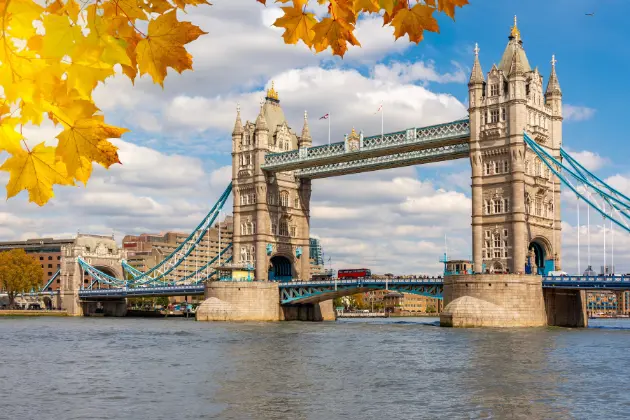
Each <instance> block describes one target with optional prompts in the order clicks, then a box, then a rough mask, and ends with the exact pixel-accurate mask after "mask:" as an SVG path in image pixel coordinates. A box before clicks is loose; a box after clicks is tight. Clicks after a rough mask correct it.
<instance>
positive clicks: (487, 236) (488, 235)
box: [486, 201, 490, 248]
mask: <svg viewBox="0 0 630 420" xmlns="http://www.w3.org/2000/svg"><path fill="white" fill-rule="evenodd" d="M486 203H487V201H486ZM486 238H487V239H489V238H490V231H489V230H486ZM488 248H490V243H489V242H488Z"/></svg>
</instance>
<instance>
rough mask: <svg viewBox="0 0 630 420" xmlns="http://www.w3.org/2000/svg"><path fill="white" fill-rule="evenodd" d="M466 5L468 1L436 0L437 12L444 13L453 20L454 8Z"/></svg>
mask: <svg viewBox="0 0 630 420" xmlns="http://www.w3.org/2000/svg"><path fill="white" fill-rule="evenodd" d="M467 4H468V0H438V11H440V12H444V13H446V14H447V15H448V16H449V17H450V18H451V19H453V20H455V6H457V7H464V6H465V5H467Z"/></svg>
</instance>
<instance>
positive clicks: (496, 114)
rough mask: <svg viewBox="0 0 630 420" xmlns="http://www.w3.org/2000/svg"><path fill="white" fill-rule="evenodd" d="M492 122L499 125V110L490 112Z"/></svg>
mask: <svg viewBox="0 0 630 420" xmlns="http://www.w3.org/2000/svg"><path fill="white" fill-rule="evenodd" d="M490 122H491V123H498V122H499V110H498V109H493V110H491V111H490Z"/></svg>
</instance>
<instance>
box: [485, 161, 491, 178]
mask: <svg viewBox="0 0 630 420" xmlns="http://www.w3.org/2000/svg"><path fill="white" fill-rule="evenodd" d="M490 163H491V162H486V163H485V169H486V175H490Z"/></svg>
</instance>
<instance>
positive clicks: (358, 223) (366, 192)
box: [0, 1, 630, 273]
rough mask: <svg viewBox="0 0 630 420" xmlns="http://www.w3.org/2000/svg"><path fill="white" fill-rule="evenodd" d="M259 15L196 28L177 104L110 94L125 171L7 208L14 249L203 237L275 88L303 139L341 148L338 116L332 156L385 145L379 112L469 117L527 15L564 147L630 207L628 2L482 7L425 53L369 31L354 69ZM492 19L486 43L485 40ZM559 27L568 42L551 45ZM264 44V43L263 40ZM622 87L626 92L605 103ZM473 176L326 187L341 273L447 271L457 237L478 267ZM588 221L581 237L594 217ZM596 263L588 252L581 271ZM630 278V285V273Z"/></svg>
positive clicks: (411, 117)
mask: <svg viewBox="0 0 630 420" xmlns="http://www.w3.org/2000/svg"><path fill="white" fill-rule="evenodd" d="M250 2H251V1H250ZM244 3H245V2H243V1H234V2H230V4H220V3H219V4H216V5H215V6H212V7H205V6H202V7H200V8H198V9H199V10H194V11H191V12H190V13H189V15H188V16H187V18H188V19H190V20H191V21H193V23H196V24H199V25H201V27H202V29H205V30H209V29H214V31H210V34H209V35H207V36H205V37H202V38H201V39H200V40H198V41H195V42H194V43H192V44H191V53H192V55H193V57H194V64H193V66H194V68H195V71H194V72H185V73H184V74H182V75H178V74H173V73H169V77H168V78H167V79H166V82H165V89H164V91H162V90H161V89H159V88H157V87H155V86H151V85H150V83H149V82H148V81H147V80H143V79H140V80H139V81H138V82H137V83H136V86H135V87H133V88H132V87H131V84H130V83H129V82H128V81H124V80H121V79H120V78H115V79H112V80H108V83H107V85H106V86H104V87H99V89H98V91H97V95H96V99H97V105H99V106H100V107H101V108H102V109H103V110H104V111H105V112H106V116H107V118H108V121H111V123H113V124H119V125H122V126H126V127H128V128H131V129H132V132H131V133H128V134H125V135H124V136H123V140H119V141H116V145H117V146H119V147H120V155H121V161H122V162H123V165H122V166H119V165H117V166H114V167H112V168H111V169H110V170H109V171H105V170H103V169H102V168H98V169H97V170H96V171H95V175H94V178H93V179H92V180H90V182H89V183H88V186H87V188H86V189H82V188H74V189H69V188H64V189H61V188H58V189H57V190H56V195H57V198H55V199H54V200H53V201H52V202H51V203H50V204H49V205H47V206H45V207H44V208H41V209H40V208H37V207H36V206H34V205H33V204H27V203H26V200H25V199H24V194H22V195H21V196H20V197H18V198H16V199H12V200H9V201H8V202H6V203H2V204H1V205H0V206H1V207H0V220H2V221H3V223H2V226H0V237H1V238H2V239H3V240H10V239H26V238H30V237H34V236H36V235H39V236H55V237H60V236H66V235H72V234H75V233H76V230H77V229H80V230H81V231H82V232H92V233H110V232H112V229H114V231H115V233H116V237H117V240H118V241H120V240H121V239H122V236H124V235H125V234H139V233H145V232H147V233H148V232H159V231H167V230H181V231H187V230H188V231H189V230H191V229H192V228H193V227H194V226H195V225H196V223H197V222H198V221H199V220H200V219H201V218H202V217H203V215H204V214H205V213H206V212H207V210H208V208H209V206H210V205H211V203H212V202H213V201H214V200H216V198H217V197H218V195H219V194H220V191H222V189H223V188H224V187H225V185H226V184H227V183H228V182H229V178H230V171H231V170H230V168H229V160H230V157H229V151H230V132H231V129H232V127H233V123H234V118H235V114H236V112H235V109H236V103H240V104H241V107H242V114H243V118H244V119H249V120H253V119H255V116H256V113H257V109H258V106H259V100H260V98H261V97H262V96H264V91H265V89H266V88H267V87H269V86H270V84H271V80H274V81H275V87H276V90H277V91H278V93H279V97H280V101H281V105H282V107H283V109H284V111H285V113H286V115H287V118H288V120H289V122H290V124H291V126H292V129H293V131H296V132H299V130H300V128H301V121H302V118H303V116H302V115H303V112H304V109H306V110H307V111H308V113H309V118H310V127H311V133H312V135H313V142H314V144H315V145H317V144H324V143H326V142H327V138H328V134H327V131H328V122H327V121H319V120H318V118H319V117H320V116H322V115H324V114H327V113H330V116H331V119H330V121H331V134H332V138H333V140H332V141H340V140H342V139H343V134H344V133H348V132H350V130H351V129H352V127H353V126H354V127H355V128H356V129H357V130H363V131H364V133H365V134H366V135H370V134H377V133H380V130H381V116H380V115H374V113H375V111H376V110H377V109H378V106H379V104H380V103H381V102H382V103H383V110H384V129H385V131H386V132H387V131H397V130H402V129H404V128H408V127H412V126H416V127H417V126H422V125H428V124H432V123H439V122H445V121H451V120H455V119H458V118H461V117H464V116H465V115H466V113H467V111H466V108H467V102H466V97H467V87H466V83H467V81H468V76H469V73H470V68H471V67H472V60H473V52H472V49H473V46H474V43H475V42H478V44H479V47H480V49H481V51H480V54H479V56H480V61H481V65H482V69H483V72H484V74H485V73H487V72H488V71H489V70H490V68H491V65H492V64H493V63H498V61H499V59H500V57H501V53H502V52H503V50H504V48H505V45H506V44H507V36H508V34H509V28H510V26H511V25H512V15H514V14H517V15H518V22H519V28H520V29H521V33H522V37H523V40H524V47H525V50H526V52H527V55H528V58H529V60H530V63H531V64H532V66H534V67H535V66H538V67H539V69H540V72H541V74H542V75H543V76H544V77H545V82H546V80H547V78H548V75H549V71H550V67H551V64H550V63H549V61H550V60H551V55H552V54H555V55H556V58H557V59H558V64H557V71H558V77H559V81H560V85H561V86H562V90H563V95H564V102H565V104H566V105H565V109H564V113H565V123H564V145H565V147H566V148H567V149H569V150H570V151H571V152H572V153H573V154H574V155H575V156H576V157H577V158H578V159H579V160H581V161H583V162H584V163H586V164H587V165H588V166H589V168H590V169H593V170H595V171H596V173H598V174H602V175H603V176H604V177H605V178H606V179H607V180H608V181H611V179H612V181H611V184H612V185H614V186H616V187H618V188H620V189H621V190H622V191H625V192H629V189H630V177H629V176H628V173H627V172H624V168H623V163H624V162H623V161H622V160H621V158H620V157H618V156H622V155H623V154H622V153H618V152H619V151H624V149H625V147H627V146H625V144H623V142H621V141H619V139H622V138H623V132H621V124H619V122H618V121H623V119H622V114H621V112H622V110H623V107H622V106H621V102H620V101H621V100H620V99H617V98H621V97H624V96H625V95H624V93H625V92H626V91H627V90H628V87H627V84H624V79H623V78H622V74H621V71H622V69H623V68H625V66H624V64H625V63H626V62H627V61H628V59H627V58H625V57H626V56H628V55H627V54H625V55H624V54H623V51H622V50H619V48H621V49H623V48H627V47H624V46H623V45H622V46H620V47H619V46H615V51H616V54H612V52H613V51H612V50H613V48H612V46H609V45H608V44H607V43H606V42H604V41H603V40H605V39H617V38H619V37H620V36H621V35H622V28H623V25H619V26H616V25H615V22H618V21H620V17H619V16H620V15H621V14H622V13H620V8H621V9H624V7H625V8H626V9H627V8H628V6H624V5H623V4H622V3H619V5H620V8H617V9H615V14H614V15H613V7H612V6H610V7H611V9H610V10H598V12H597V15H596V16H594V17H589V16H585V15H584V12H588V11H590V10H588V8H589V5H590V4H591V2H572V3H571V4H572V5H573V6H572V8H571V9H570V10H574V11H573V12H569V13H567V12H566V10H567V7H566V4H564V5H556V4H555V3H554V4H553V5H546V6H545V7H546V8H547V9H546V14H545V15H544V16H543V15H541V14H540V13H537V11H536V9H535V8H531V9H532V10H526V8H525V6H516V5H509V6H507V5H492V7H491V6H489V5H481V4H479V5H477V4H473V5H470V6H467V7H465V8H463V9H461V10H460V9H458V11H457V22H456V23H452V22H449V21H448V20H444V21H441V22H440V24H441V31H442V33H440V34H426V35H425V40H424V41H423V42H422V43H421V44H420V45H419V46H414V45H412V44H409V43H408V42H407V41H406V40H403V39H401V40H399V41H397V42H394V41H393V37H392V36H391V34H390V33H389V31H387V30H385V29H381V28H380V23H378V22H377V21H373V20H371V19H366V20H363V21H361V22H360V23H359V30H358V34H357V36H358V38H359V40H360V41H361V42H363V43H364V45H365V46H364V48H361V49H359V48H352V49H350V51H349V52H348V54H347V56H346V58H345V59H344V60H343V61H341V60H339V59H337V58H331V56H330V54H329V53H324V54H319V55H313V54H312V53H311V52H309V51H308V49H306V47H304V46H303V45H298V46H289V45H284V44H282V39H281V38H280V34H281V31H279V30H277V28H272V27H271V26H270V25H271V23H273V21H274V20H275V18H276V17H277V16H278V9H277V7H275V6H272V5H269V6H268V7H267V8H265V7H262V6H261V7H258V8H256V7H248V8H247V9H246V11H244V12H241V11H240V9H239V8H240V7H243V5H244ZM561 3H567V2H563V1H560V2H558V4H561ZM567 4H568V3H567ZM580 8H583V9H585V10H584V11H582V10H581V9H580ZM237 11H238V12H239V13H236V12H237ZM482 18H483V19H484V22H485V23H484V29H483V31H482V30H480V29H479V28H478V25H477V22H479V20H480V19H482ZM558 22H564V23H562V24H559V23H558ZM230 25H231V26H230ZM229 27H232V28H238V31H239V35H238V36H237V37H236V38H237V39H236V40H231V39H229V38H227V37H225V35H222V34H221V33H220V30H221V28H229ZM552 28H556V29H559V30H557V31H554V32H553V34H554V36H553V37H551V39H549V36H548V33H550V31H551V30H552ZM585 29H587V30H588V31H587V30H585ZM233 30H234V29H232V31H233ZM615 31H618V33H617V32H615ZM585 32H589V34H588V36H587V34H585ZM250 33H251V34H256V36H258V37H260V39H261V40H262V41H264V42H260V41H257V42H256V43H255V44H253V41H248V38H247V34H250ZM569 41H571V42H569ZM248 42H249V43H248ZM574 44H577V45H578V46H579V48H578V47H576V46H575V45H574ZM586 57H589V60H586ZM602 71H604V72H606V73H605V76H606V77H601V72H602ZM204 82H206V83H204ZM613 88H614V91H615V92H618V93H617V94H615V95H614V97H612V96H613V95H606V92H607V89H608V91H613V90H612V89H613ZM55 133H56V131H55V130H54V128H52V127H44V128H43V129H41V130H39V136H40V137H34V138H35V139H36V140H38V141H41V140H46V139H50V138H52V137H54V134H55ZM602 137H603V138H607V139H608V138H609V139H612V140H617V141H610V142H607V141H602ZM618 148H620V150H618ZM165 168H168V170H165ZM469 174H470V169H469V163H468V161H467V160H461V161H457V162H450V163H443V164H434V165H428V166H419V167H415V168H414V167H411V168H400V169H395V170H388V171H381V172H375V173H369V174H363V175H355V176H348V177H343V178H335V179H327V180H321V181H320V180H317V181H315V182H314V183H313V196H312V230H311V236H313V237H319V238H321V240H322V246H323V248H324V249H325V251H326V254H327V256H332V259H333V267H336V268H342V267H346V266H354V267H357V266H366V267H371V268H373V269H375V270H377V271H381V272H387V271H396V272H410V273H411V272H428V273H435V272H439V271H440V269H441V264H440V263H439V262H438V258H439V257H440V256H441V254H442V253H443V250H444V236H445V235H446V236H447V238H448V248H449V250H450V252H449V254H451V255H452V256H453V257H457V258H469V256H470V253H471V251H470V238H471V233H470V187H469V184H470V175H469ZM3 176H5V174H1V175H0V177H3ZM2 179H3V180H5V178H2ZM5 181H6V180H5ZM562 204H563V209H562V210H563V220H564V222H563V245H564V246H563V251H564V255H565V258H564V262H565V264H564V267H563V268H565V270H567V271H575V266H576V265H575V263H574V259H575V256H576V248H575V243H576V240H577V238H576V232H575V200H574V199H573V198H571V197H569V196H568V195H566V196H565V198H564V200H563V203H562ZM228 205H231V203H228ZM583 212H584V213H583V218H582V222H584V220H585V217H584V216H585V212H586V209H585V208H583ZM591 216H592V217H593V215H591ZM78 221H81V226H77V224H78V223H77V222H78ZM596 222H597V221H596V220H594V219H592V224H593V225H595V224H596ZM599 224H601V221H599ZM592 228H593V230H594V231H596V229H597V228H596V227H594V226H593V227H592ZM383 232H387V236H386V237H385V238H384V235H383ZM602 236H603V235H602V234H601V233H597V232H595V233H594V234H592V238H591V241H592V252H593V266H594V268H596V269H597V268H598V267H599V265H601V262H603V259H602V258H601V253H602V251H603V249H602V246H601V242H602V240H603V238H602ZM615 240H616V242H615V249H616V258H615V260H616V265H617V266H618V267H619V268H620V269H624V268H623V267H624V266H623V265H622V264H619V263H618V262H617V261H621V258H622V256H626V257H627V256H628V255H630V238H628V235H625V234H621V233H619V234H618V235H616V238H615ZM583 241H584V240H583ZM583 244H584V242H583ZM609 252H610V251H609ZM585 254H586V250H585V249H583V251H582V257H583V258H582V270H583V269H584V268H586V256H585ZM597 254H599V255H600V256H597ZM572 263H573V265H571V264H572ZM572 267H573V269H572ZM625 267H627V268H625V269H624V270H625V271H630V264H628V263H626V265H625ZM625 271H624V272H625Z"/></svg>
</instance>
